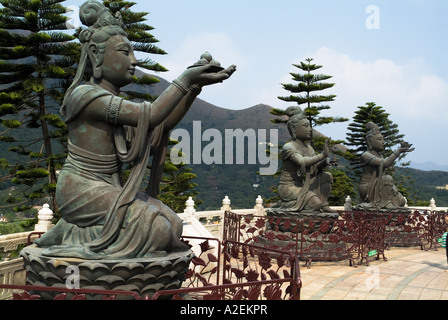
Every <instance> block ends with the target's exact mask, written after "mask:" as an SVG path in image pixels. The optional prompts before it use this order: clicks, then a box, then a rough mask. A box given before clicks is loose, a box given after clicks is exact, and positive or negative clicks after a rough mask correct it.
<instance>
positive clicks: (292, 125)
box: [285, 106, 306, 138]
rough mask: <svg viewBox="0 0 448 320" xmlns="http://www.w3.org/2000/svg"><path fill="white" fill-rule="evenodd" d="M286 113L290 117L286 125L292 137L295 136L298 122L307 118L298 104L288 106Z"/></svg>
mask: <svg viewBox="0 0 448 320" xmlns="http://www.w3.org/2000/svg"><path fill="white" fill-rule="evenodd" d="M285 114H286V115H287V116H288V117H289V120H288V122H287V123H286V127H287V128H288V131H289V134H290V135H291V137H292V138H295V135H296V134H295V131H296V127H297V124H298V123H299V121H300V120H302V119H306V115H305V112H303V111H302V109H301V108H300V107H298V106H293V107H288V108H287V109H286V110H285Z"/></svg>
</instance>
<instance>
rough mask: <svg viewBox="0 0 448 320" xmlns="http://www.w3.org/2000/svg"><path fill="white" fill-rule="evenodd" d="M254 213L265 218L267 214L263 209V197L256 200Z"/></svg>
mask: <svg viewBox="0 0 448 320" xmlns="http://www.w3.org/2000/svg"><path fill="white" fill-rule="evenodd" d="M254 211H255V212H254V213H255V215H257V216H264V215H265V212H264V207H263V199H262V198H261V196H260V195H259V196H258V197H257V199H255V206H254Z"/></svg>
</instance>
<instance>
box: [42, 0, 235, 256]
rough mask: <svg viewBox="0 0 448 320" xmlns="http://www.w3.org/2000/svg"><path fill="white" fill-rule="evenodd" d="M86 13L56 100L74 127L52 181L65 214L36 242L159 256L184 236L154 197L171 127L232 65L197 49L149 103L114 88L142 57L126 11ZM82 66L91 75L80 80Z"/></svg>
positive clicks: (87, 252) (59, 250)
mask: <svg viewBox="0 0 448 320" xmlns="http://www.w3.org/2000/svg"><path fill="white" fill-rule="evenodd" d="M80 18H81V21H82V22H83V23H84V24H85V25H86V26H88V28H86V29H84V30H82V31H81V32H80V34H79V40H80V42H81V45H82V52H81V58H80V62H79V67H78V70H77V74H76V76H75V79H74V81H73V84H72V85H71V87H70V88H69V89H68V91H67V93H66V96H65V99H64V102H63V105H62V107H61V110H60V112H61V114H62V115H63V116H64V117H65V121H66V123H67V126H68V131H69V134H68V157H67V160H66V163H65V165H64V167H63V169H62V170H61V173H60V176H59V179H58V184H57V189H56V198H57V202H58V206H59V210H60V214H61V219H60V221H59V222H58V223H57V224H56V226H55V227H54V228H53V229H51V230H50V231H49V232H47V233H46V234H44V235H43V237H42V238H41V239H39V240H37V241H35V243H36V244H37V245H38V247H41V248H45V250H44V251H43V254H44V255H48V256H58V257H77V258H83V259H127V258H141V257H157V256H164V255H166V254H167V253H170V252H175V251H176V250H178V251H179V250H185V249H186V246H185V244H184V243H182V242H181V241H180V239H179V238H180V236H181V234H182V221H181V220H180V218H179V217H178V216H177V215H176V214H175V213H174V212H173V211H172V210H171V209H170V208H168V207H167V206H166V205H164V204H163V203H161V202H160V201H158V200H156V199H155V197H156V195H157V192H158V184H159V181H160V176H161V174H162V170H163V163H164V159H165V158H164V157H165V154H166V145H167V141H168V137H169V131H170V130H171V129H173V128H174V127H175V126H176V125H177V123H178V122H179V121H180V120H181V118H182V117H183V116H184V115H185V113H186V112H187V111H188V109H189V108H190V106H191V104H192V103H193V101H194V99H195V98H196V97H197V95H198V94H199V93H200V91H201V89H202V87H203V86H206V85H211V84H214V83H219V82H222V81H224V80H226V79H227V78H229V77H230V76H231V75H232V74H233V72H234V71H235V70H236V67H235V66H233V65H232V66H230V67H229V68H227V69H224V68H221V67H220V66H219V65H218V64H217V63H216V61H213V63H210V62H211V60H206V61H202V60H204V59H201V61H202V63H201V64H198V65H194V66H192V67H190V68H188V69H186V70H185V71H184V72H183V73H182V74H181V75H180V76H179V77H178V78H177V79H176V80H174V81H173V83H172V85H170V86H169V87H168V88H167V89H166V90H165V91H164V92H163V94H162V95H160V96H159V97H158V98H157V99H156V100H155V101H154V102H153V103H150V102H142V103H134V102H131V101H128V100H126V99H124V98H123V97H120V96H119V95H118V94H119V91H120V88H121V87H122V86H124V85H126V84H128V83H130V82H131V81H132V79H133V76H134V71H135V68H136V65H137V60H136V58H135V55H134V52H133V48H132V44H131V42H130V41H129V39H128V38H127V35H126V32H125V31H124V29H123V27H122V20H121V18H120V16H119V15H116V16H115V17H114V16H112V14H111V13H110V11H109V10H108V9H107V8H106V7H105V6H104V5H103V4H101V3H100V2H97V1H88V2H86V3H84V4H83V5H82V6H81V8H80ZM207 57H208V55H207ZM207 62H208V63H207ZM86 72H87V73H88V74H89V75H90V81H89V82H87V83H82V80H83V78H84V76H85V73H86ZM150 155H152V156H153V167H152V170H151V177H150V184H149V186H148V189H147V192H146V193H145V192H142V191H140V187H141V182H142V179H143V175H144V172H145V170H146V167H147V162H148V159H149V157H150ZM128 163H132V170H131V173H130V175H129V177H128V179H127V180H126V182H125V183H123V181H122V177H121V168H122V166H123V164H128Z"/></svg>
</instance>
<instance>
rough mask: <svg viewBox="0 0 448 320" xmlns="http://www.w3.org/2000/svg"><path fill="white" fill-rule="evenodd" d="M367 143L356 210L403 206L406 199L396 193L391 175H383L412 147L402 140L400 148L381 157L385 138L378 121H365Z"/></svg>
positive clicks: (389, 208) (390, 209) (362, 159)
mask: <svg viewBox="0 0 448 320" xmlns="http://www.w3.org/2000/svg"><path fill="white" fill-rule="evenodd" d="M366 129H367V134H366V142H367V147H368V149H369V150H368V151H365V152H364V153H363V154H362V155H361V159H360V164H361V167H362V177H361V182H360V184H359V195H360V198H361V201H362V203H361V204H359V205H358V206H357V209H361V210H371V211H377V210H378V211H384V210H386V211H396V210H400V208H404V206H405V205H406V199H405V198H404V197H403V195H402V194H401V193H400V192H398V190H397V187H396V186H395V184H394V180H393V178H392V176H390V175H388V174H386V169H387V168H388V167H390V166H392V165H393V164H394V161H395V160H396V159H397V158H398V157H399V156H400V154H402V153H405V152H411V151H413V150H414V148H411V147H412V145H411V144H409V143H407V142H402V143H401V146H400V148H398V150H396V151H394V152H393V153H392V154H391V155H390V156H389V157H387V158H384V157H383V156H382V155H381V153H382V152H383V151H384V137H383V135H382V133H381V131H380V129H379V127H378V125H377V124H375V123H373V122H369V123H367V124H366Z"/></svg>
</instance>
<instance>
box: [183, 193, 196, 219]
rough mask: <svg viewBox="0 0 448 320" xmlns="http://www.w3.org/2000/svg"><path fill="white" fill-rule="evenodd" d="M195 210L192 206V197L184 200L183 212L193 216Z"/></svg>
mask: <svg viewBox="0 0 448 320" xmlns="http://www.w3.org/2000/svg"><path fill="white" fill-rule="evenodd" d="M195 212H196V209H195V208H194V200H193V198H192V197H188V200H187V201H185V209H184V213H185V214H187V215H188V216H189V217H192V216H194V214H195Z"/></svg>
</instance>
